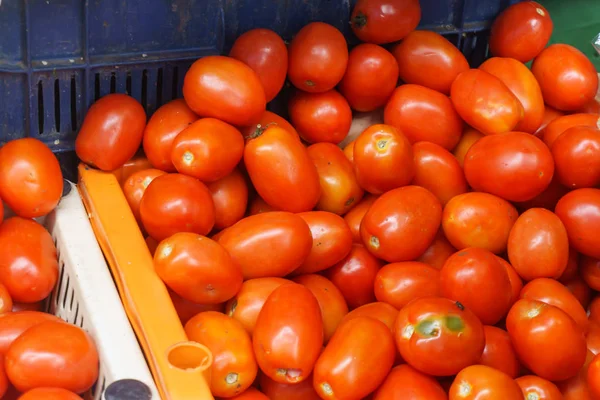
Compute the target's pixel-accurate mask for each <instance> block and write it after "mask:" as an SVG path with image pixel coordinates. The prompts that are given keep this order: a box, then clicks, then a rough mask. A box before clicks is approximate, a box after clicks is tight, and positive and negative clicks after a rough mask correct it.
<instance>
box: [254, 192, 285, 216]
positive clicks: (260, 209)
mask: <svg viewBox="0 0 600 400" xmlns="http://www.w3.org/2000/svg"><path fill="white" fill-rule="evenodd" d="M269 211H279V210H277V209H276V208H275V207H273V206H270V205H268V204H267V203H266V202H265V201H264V200H263V199H262V198H260V196H256V197H255V198H254V200H252V202H251V203H250V207H249V209H248V215H256V214H262V213H264V212H269Z"/></svg>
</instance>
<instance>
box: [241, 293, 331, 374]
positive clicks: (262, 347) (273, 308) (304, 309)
mask: <svg viewBox="0 0 600 400" xmlns="http://www.w3.org/2000/svg"><path fill="white" fill-rule="evenodd" d="M292 310H293V312H291V311H292ZM252 343H253V346H254V353H255V354H256V360H257V361H258V365H259V367H260V369H261V370H262V371H263V372H264V373H265V375H267V376H268V377H269V378H271V379H273V380H274V381H276V382H281V383H299V382H302V381H304V380H306V379H307V378H308V377H309V376H310V374H311V372H312V369H313V366H314V365H315V362H316V361H317V358H318V357H319V354H320V353H321V348H322V346H323V320H322V318H321V310H320V308H319V303H318V302H317V299H316V298H315V296H314V295H313V294H312V293H311V292H310V290H309V289H307V288H305V287H304V286H302V285H298V284H296V283H291V284H286V285H282V286H280V287H278V288H277V289H275V290H274V291H273V293H271V295H270V296H269V297H268V298H267V301H266V302H265V304H264V305H263V308H262V310H261V311H260V313H259V314H258V319H257V320H256V327H255V328H254V333H253V335H252Z"/></svg>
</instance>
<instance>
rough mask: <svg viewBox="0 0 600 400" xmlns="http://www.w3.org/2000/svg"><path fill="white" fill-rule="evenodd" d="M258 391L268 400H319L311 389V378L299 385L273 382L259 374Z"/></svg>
mask: <svg viewBox="0 0 600 400" xmlns="http://www.w3.org/2000/svg"><path fill="white" fill-rule="evenodd" d="M259 381H260V389H261V390H262V391H263V392H264V393H265V394H266V395H267V396H268V398H269V399H270V400H321V398H320V397H319V395H318V394H317V392H316V391H315V389H314V388H313V380H312V376H311V377H309V378H307V379H306V380H304V381H302V382H300V383H294V384H287V383H280V382H275V381H274V380H273V379H271V378H269V377H268V376H266V375H265V374H260V378H259Z"/></svg>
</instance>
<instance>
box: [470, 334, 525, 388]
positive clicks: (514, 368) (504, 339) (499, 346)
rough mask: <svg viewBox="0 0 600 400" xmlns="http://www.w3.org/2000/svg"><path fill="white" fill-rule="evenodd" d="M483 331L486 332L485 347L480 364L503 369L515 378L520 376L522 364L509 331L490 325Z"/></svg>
mask: <svg viewBox="0 0 600 400" xmlns="http://www.w3.org/2000/svg"><path fill="white" fill-rule="evenodd" d="M483 331H484V333H485V348H484V349H483V354H482V355H481V359H480V360H479V364H482V365H487V366H488V367H492V368H495V369H497V370H498V371H502V372H504V373H505V374H506V375H508V376H510V377H511V378H513V379H514V378H516V377H517V376H519V371H520V368H521V365H520V364H519V360H518V359H517V355H516V354H515V350H514V349H513V347H512V344H511V342H510V336H508V333H507V332H506V331H505V330H503V329H500V328H496V327H495V326H489V325H486V326H484V327H483Z"/></svg>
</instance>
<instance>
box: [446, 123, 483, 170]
mask: <svg viewBox="0 0 600 400" xmlns="http://www.w3.org/2000/svg"><path fill="white" fill-rule="evenodd" d="M484 136H485V135H484V134H483V133H481V132H479V131H478V130H476V129H473V128H471V127H470V126H467V127H466V129H465V130H464V132H463V134H462V136H461V138H460V141H459V142H458V144H457V145H456V147H455V148H454V150H453V151H452V154H454V157H456V159H457V160H458V163H459V164H460V166H461V167H462V166H463V164H464V162H465V157H466V156H467V152H468V151H469V149H470V148H471V146H473V144H475V142H477V141H478V140H479V139H481V138H482V137H484Z"/></svg>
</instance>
